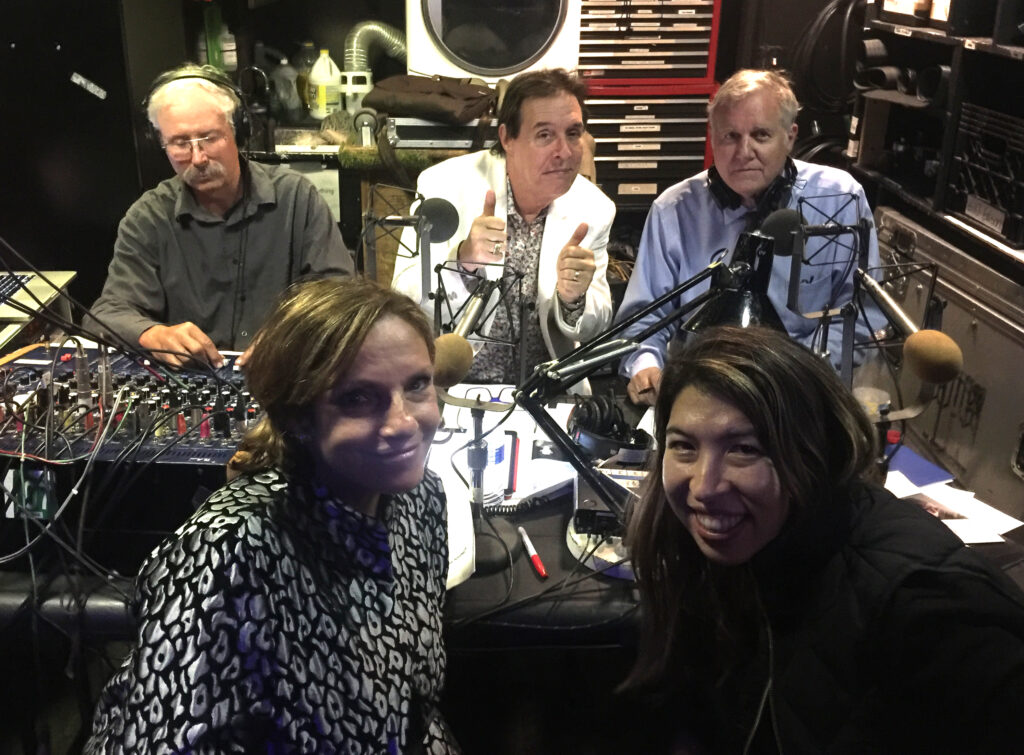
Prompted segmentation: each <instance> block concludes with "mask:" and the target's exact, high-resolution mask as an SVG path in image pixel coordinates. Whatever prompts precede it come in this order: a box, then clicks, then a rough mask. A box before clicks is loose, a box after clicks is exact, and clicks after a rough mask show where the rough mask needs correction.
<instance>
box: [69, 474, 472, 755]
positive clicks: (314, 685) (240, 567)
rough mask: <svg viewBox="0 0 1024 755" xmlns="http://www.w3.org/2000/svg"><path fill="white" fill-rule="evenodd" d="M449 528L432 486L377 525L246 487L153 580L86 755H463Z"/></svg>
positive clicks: (294, 495)
mask: <svg viewBox="0 0 1024 755" xmlns="http://www.w3.org/2000/svg"><path fill="white" fill-rule="evenodd" d="M445 522H446V520H445V499H444V493H443V490H442V487H441V483H440V481H439V480H438V479H437V478H436V477H435V476H433V475H432V473H430V472H428V473H427V476H426V477H425V478H424V480H423V482H422V483H420V485H419V486H418V487H416V488H415V489H413V490H412V491H410V492H408V493H404V494H401V495H395V496H390V497H386V498H385V499H384V500H383V501H382V503H381V508H380V517H379V519H372V518H370V517H367V516H364V515H363V514H361V513H359V512H357V511H355V510H353V509H350V508H348V507H346V506H345V505H344V504H343V503H342V502H340V501H339V500H337V499H332V498H330V497H329V496H328V495H327V494H326V491H323V490H314V489H312V488H311V487H310V486H307V485H303V484H299V483H298V482H297V481H296V480H292V481H289V479H288V478H287V477H286V476H285V475H284V474H283V473H281V472H280V471H273V470H271V471H266V472H262V473H256V474H250V475H243V476H241V477H239V478H238V479H236V480H233V481H232V482H231V483H229V484H228V485H226V486H225V487H223V488H221V489H220V490H219V491H217V492H216V493H214V494H213V495H212V496H211V497H210V499H209V500H208V501H207V502H206V504H205V505H204V506H203V507H202V508H201V509H200V510H199V511H198V512H196V514H195V515H194V516H192V517H191V518H190V519H189V521H188V522H186V523H185V524H184V525H183V526H182V527H181V528H180V529H179V530H178V532H177V533H176V534H175V536H174V537H172V538H171V539H169V540H168V541H167V542H165V543H164V544H163V545H161V546H160V547H159V548H157V549H156V550H155V551H154V552H153V554H152V555H151V556H150V557H149V559H148V560H147V562H146V563H145V564H144V565H143V567H142V570H141V571H140V573H139V576H138V578H137V581H136V595H135V600H136V603H135V607H136V610H137V612H138V616H139V625H138V638H137V640H138V644H137V646H136V647H135V648H134V649H133V650H132V651H131V653H130V654H129V655H128V657H127V658H126V660H125V662H124V665H123V666H122V667H121V669H120V670H119V671H118V672H117V673H116V674H115V675H114V677H113V678H112V679H111V680H110V682H109V683H108V684H107V686H106V688H105V689H104V691H103V693H102V694H101V696H100V701H99V705H98V707H97V710H96V714H95V717H94V720H93V733H92V737H91V738H90V740H89V742H88V743H87V745H86V747H85V752H86V753H165V752H174V753H221V752H224V753H241V752H245V753H249V752H266V753H283V752H288V753H291V752H296V753H389V754H390V753H406V752H427V753H450V752H457V751H458V747H457V745H456V744H455V742H454V739H453V738H452V737H451V736H450V734H449V733H448V731H447V727H446V726H445V724H444V721H443V719H442V718H441V717H440V715H439V714H438V713H437V708H436V704H437V701H438V698H439V696H440V691H441V687H442V684H443V678H444V669H445V652H444V648H443V645H442V638H441V609H442V603H443V600H444V590H445V577H446V573H447V568H448V553H447V540H446V525H445Z"/></svg>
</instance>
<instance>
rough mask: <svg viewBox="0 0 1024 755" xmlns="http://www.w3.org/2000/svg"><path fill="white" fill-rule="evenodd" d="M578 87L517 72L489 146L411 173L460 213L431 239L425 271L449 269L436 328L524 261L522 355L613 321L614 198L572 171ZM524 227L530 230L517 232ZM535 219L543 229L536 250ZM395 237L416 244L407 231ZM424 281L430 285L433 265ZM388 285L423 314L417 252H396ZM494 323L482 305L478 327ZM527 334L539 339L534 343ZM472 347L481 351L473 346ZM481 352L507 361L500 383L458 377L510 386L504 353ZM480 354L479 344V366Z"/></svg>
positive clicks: (570, 79)
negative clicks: (530, 309)
mask: <svg viewBox="0 0 1024 755" xmlns="http://www.w3.org/2000/svg"><path fill="white" fill-rule="evenodd" d="M584 91H585V90H584V87H583V84H582V82H580V81H579V80H578V79H577V78H576V77H574V76H571V75H569V74H567V73H566V72H565V71H562V70H560V69H552V70H545V71H534V72H530V73H526V74H522V75H520V76H518V77H516V79H514V80H513V81H512V83H511V84H510V85H509V88H508V90H507V92H506V94H505V98H504V100H503V101H502V105H501V108H500V112H499V116H498V139H499V141H498V143H497V144H496V145H495V146H494V147H493V148H492V149H491V150H490V151H481V152H474V153H471V154H468V155H462V156H460V157H455V158H452V159H450V160H446V161H444V162H442V163H439V164H438V165H435V166H433V167H431V168H428V169H427V170H425V171H423V172H422V173H421V174H420V177H419V180H418V182H417V190H418V191H419V192H420V193H421V194H422V195H423V196H424V197H425V198H431V197H443V198H444V199H447V200H448V201H449V202H451V203H452V204H454V205H455V207H456V209H457V210H458V211H459V227H458V230H457V231H456V232H455V234H454V235H453V236H452V238H451V240H450V241H447V242H442V243H436V244H432V245H431V259H430V269H431V271H433V270H434V268H435V267H436V266H437V265H439V264H442V263H445V264H446V268H448V269H446V270H445V271H444V272H443V273H442V275H443V276H444V292H445V294H446V295H447V297H448V302H447V306H442V307H441V310H442V313H443V314H442V325H447V324H449V323H448V322H447V320H448V319H449V316H450V313H458V312H459V310H460V308H461V307H462V306H463V305H464V304H465V302H466V301H467V299H468V298H469V297H470V296H471V294H472V292H473V290H474V289H475V288H476V285H477V284H478V282H479V281H480V280H481V279H482V278H486V279H488V280H492V281H493V280H499V279H501V278H502V276H503V274H505V275H507V274H508V271H509V270H511V269H516V270H520V271H522V268H523V267H524V265H526V264H528V261H529V260H532V259H536V270H535V273H536V275H535V279H536V291H535V299H534V292H533V291H531V292H524V296H525V297H526V298H527V299H528V300H530V301H535V303H536V310H535V312H534V313H532V314H531V317H536V318H537V319H536V320H535V321H532V322H528V323H526V324H525V327H524V331H525V333H526V339H527V355H530V356H533V355H536V354H537V353H539V350H540V347H541V346H543V347H544V349H546V352H547V356H548V358H557V357H558V356H561V355H563V354H565V353H567V352H568V351H570V350H571V349H572V348H574V346H575V345H576V344H578V343H580V342H584V341H588V340H590V339H592V338H593V337H594V336H596V335H598V334H599V333H600V332H601V331H602V330H604V329H605V328H607V326H608V324H609V323H610V322H611V317H612V302H611V294H610V291H609V288H608V281H607V277H606V271H607V266H608V254H607V248H606V247H607V245H608V234H609V231H610V229H611V225H612V221H613V219H614V217H615V205H614V203H613V202H612V201H611V200H610V199H609V198H608V197H607V196H605V194H604V193H603V192H601V190H600V189H598V188H597V187H596V186H595V185H594V184H592V183H591V182H590V181H588V180H587V179H586V178H583V177H582V176H580V175H579V167H580V161H581V159H582V156H583V139H584V135H585V128H586V127H585V125H584V122H583V113H582V100H583V95H584ZM509 190H511V196H510V193H509ZM510 216H513V217H510ZM513 221H514V222H513ZM531 223H532V224H534V231H533V232H529V231H527V230H524V229H528V228H529V227H530V224H531ZM538 224H542V228H543V230H542V236H541V237H540V240H539V250H538V249H537V248H536V245H537V238H536V230H537V228H538V227H539V226H538ZM531 239H532V240H531ZM403 241H404V242H405V243H406V244H407V245H408V246H409V247H411V248H416V246H415V234H414V232H410V235H407V236H406V237H403ZM531 244H532V252H531ZM531 255H532V256H531ZM431 279H432V280H434V281H436V276H435V275H434V274H433V272H431ZM527 279H529V277H528V278H527ZM392 285H393V287H394V288H395V289H397V290H399V291H402V292H403V293H406V294H408V295H409V296H411V297H412V298H413V299H416V300H417V301H420V302H421V305H422V306H423V307H424V309H425V310H427V311H428V312H429V313H431V314H433V312H434V303H433V301H431V300H430V299H429V298H428V295H429V294H430V293H431V292H430V291H422V290H421V288H422V273H421V260H420V259H419V257H412V258H408V257H401V256H400V257H399V258H398V259H397V261H396V264H395V275H394V279H393V282H392ZM496 298H497V294H496V293H494V294H492V295H491V302H490V305H493V303H494V301H495V300H496ZM490 305H489V306H488V311H490V309H491V306H490ZM499 310H500V308H499ZM498 316H499V317H500V315H498ZM494 319H495V317H494V314H493V313H492V317H491V318H490V319H489V320H488V321H487V322H485V323H484V324H483V326H482V327H481V328H480V332H481V333H485V334H486V333H488V332H489V330H490V327H491V325H492V321H493V320H494ZM528 319H529V318H528ZM531 334H532V336H533V337H535V338H536V340H537V342H536V343H533V344H532V345H531V344H530V343H529V340H530V338H531ZM541 340H542V342H543V343H542V344H541V343H540V342H539V341H541ZM474 346H475V347H476V348H477V349H478V350H479V343H475V344H474ZM531 346H532V348H531ZM488 350H490V359H491V360H492V361H493V360H494V359H498V360H499V361H503V362H504V363H505V366H506V367H507V368H508V369H507V370H506V371H505V373H504V374H505V376H506V377H505V379H497V380H492V381H484V380H476V379H474V376H473V373H472V372H471V373H470V377H469V378H468V379H467V381H468V382H508V383H515V382H517V381H516V379H515V375H514V372H515V371H516V370H517V369H518V367H517V363H516V362H515V361H514V360H512V359H511V357H510V356H508V355H510V354H511V353H512V352H511V350H510V349H509V348H508V347H494V346H492V345H491V344H488V345H487V346H485V347H484V349H483V351H488ZM499 350H502V351H499ZM481 356H482V354H481V353H480V352H479V351H478V358H477V362H478V363H479V362H480V361H481ZM517 356H518V355H517ZM530 364H531V366H535V364H534V363H533V362H532V361H531V362H530ZM476 369H477V365H474V371H475V370H476Z"/></svg>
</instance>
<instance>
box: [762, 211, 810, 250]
mask: <svg viewBox="0 0 1024 755" xmlns="http://www.w3.org/2000/svg"><path fill="white" fill-rule="evenodd" d="M798 228H800V213H799V212H797V211H796V210H794V209H791V208H789V207H783V208H782V209H779V210H775V212H773V213H772V214H771V215H769V216H768V217H766V218H765V219H764V222H763V223H761V227H760V228H759V229H758V230H760V231H761V233H763V234H764V235H765V236H771V237H772V238H773V239H775V249H774V252H775V256H776V257H790V256H792V254H793V232H794V231H796V230H797V229H798Z"/></svg>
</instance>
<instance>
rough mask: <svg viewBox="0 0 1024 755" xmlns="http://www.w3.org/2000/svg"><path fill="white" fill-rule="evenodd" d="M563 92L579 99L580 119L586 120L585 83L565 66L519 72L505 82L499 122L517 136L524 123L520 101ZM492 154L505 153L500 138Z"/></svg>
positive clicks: (492, 149)
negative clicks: (510, 80) (581, 114)
mask: <svg viewBox="0 0 1024 755" xmlns="http://www.w3.org/2000/svg"><path fill="white" fill-rule="evenodd" d="M563 92H565V93H567V94H571V95H572V96H573V97H575V98H576V101H577V102H578V103H580V111H581V112H582V113H583V122H584V123H586V122H587V108H586V105H585V104H584V98H585V97H586V95H587V85H586V83H584V81H583V80H582V79H580V78H579V77H578V76H576V75H575V74H571V73H569V72H568V71H566V70H565V69H564V68H542V69H541V70H539V71H528V72H527V73H521V74H519V75H518V76H516V77H515V78H514V79H512V83H511V84H509V85H508V89H507V90H506V91H505V96H504V98H502V100H501V106H500V107H499V108H498V125H499V126H501V125H502V124H504V126H505V130H506V132H507V133H508V135H509V137H510V138H512V139H515V138H516V137H518V136H519V129H520V128H522V125H523V104H524V103H525V102H526V101H527V100H528V99H531V98H534V97H554V96H555V95H557V94H562V93H563ZM491 152H492V153H494V154H495V155H504V154H505V148H504V147H503V146H502V145H501V140H500V139H499V140H497V141H496V142H495V143H494V146H492V147H491Z"/></svg>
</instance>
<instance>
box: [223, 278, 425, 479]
mask: <svg viewBox="0 0 1024 755" xmlns="http://www.w3.org/2000/svg"><path fill="white" fill-rule="evenodd" d="M385 317H398V318H400V319H402V320H404V321H405V322H407V323H408V324H409V325H411V326H412V327H413V328H414V329H415V330H416V331H417V332H418V333H419V334H420V335H421V336H423V341H424V343H426V345H427V351H428V352H429V353H430V360H431V362H433V360H434V337H433V331H432V329H431V326H430V323H429V322H428V321H427V318H426V316H425V315H424V314H423V312H422V310H420V308H419V306H418V305H417V304H416V303H415V302H414V301H413V300H412V299H410V298H409V297H407V296H405V295H404V294H400V293H398V292H396V291H392V290H391V289H389V288H385V287H384V286H381V285H379V284H377V283H374V282H373V281H371V280H368V279H366V278H325V279H321V280H315V281H310V282H305V283H298V284H295V285H293V286H291V287H290V288H289V289H288V290H287V291H286V292H285V294H284V296H283V298H282V299H281V301H280V302H279V304H278V305H277V307H276V309H275V310H274V311H273V312H272V313H271V314H270V315H269V316H268V318H267V320H266V322H265V324H264V325H263V327H262V328H261V329H260V331H259V332H258V333H257V334H256V338H255V339H254V346H253V351H252V354H251V355H250V357H249V361H248V363H247V364H246V383H247V385H248V387H249V390H250V391H251V393H252V397H253V399H255V400H256V401H257V402H259V405H260V408H261V409H262V410H263V417H262V418H261V419H260V421H259V423H258V424H257V426H256V427H255V428H253V429H251V430H249V432H247V433H246V435H245V437H244V438H243V440H242V443H241V444H240V446H239V454H236V458H235V459H233V460H232V465H231V466H232V468H233V469H234V470H237V471H255V470H258V469H264V468H267V467H271V466H286V467H287V466H291V465H292V464H293V463H294V462H295V461H296V460H297V459H296V456H297V454H300V453H301V451H300V448H299V446H298V444H297V443H296V442H295V440H294V435H293V430H294V428H295V426H296V424H297V423H299V422H302V421H304V420H305V419H306V418H308V417H309V413H310V411H311V409H312V405H313V403H314V402H315V401H316V400H317V399H318V398H319V397H320V396H322V395H323V394H324V393H325V392H327V391H328V390H330V388H331V386H333V385H334V384H335V383H337V381H338V380H339V379H340V378H341V377H342V376H343V375H344V374H345V373H346V372H347V371H348V370H349V368H350V367H351V366H352V362H353V361H354V360H355V358H356V355H357V354H358V353H359V349H360V348H361V347H362V345H363V341H365V340H366V336H367V335H368V334H369V332H370V330H371V329H372V328H373V326H374V325H376V324H377V323H378V322H379V321H380V320H382V319H383V318H385Z"/></svg>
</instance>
